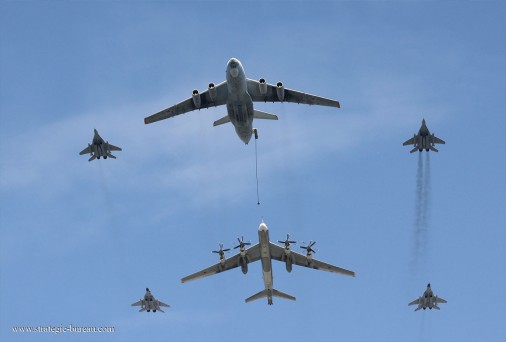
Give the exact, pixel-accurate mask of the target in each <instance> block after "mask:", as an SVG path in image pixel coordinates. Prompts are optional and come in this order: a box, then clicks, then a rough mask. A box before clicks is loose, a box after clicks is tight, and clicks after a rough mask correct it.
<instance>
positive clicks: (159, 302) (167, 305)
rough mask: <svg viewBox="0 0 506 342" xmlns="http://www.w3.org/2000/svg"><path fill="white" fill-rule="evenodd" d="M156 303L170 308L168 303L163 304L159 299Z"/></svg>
mask: <svg viewBox="0 0 506 342" xmlns="http://www.w3.org/2000/svg"><path fill="white" fill-rule="evenodd" d="M158 305H159V306H166V307H168V308H170V305H169V304H165V303H164V302H162V301H161V300H159V301H158Z"/></svg>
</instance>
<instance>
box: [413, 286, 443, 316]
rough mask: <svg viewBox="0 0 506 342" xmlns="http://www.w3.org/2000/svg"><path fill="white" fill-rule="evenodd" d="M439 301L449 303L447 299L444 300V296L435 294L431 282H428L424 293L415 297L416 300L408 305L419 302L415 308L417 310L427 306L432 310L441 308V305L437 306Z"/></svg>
mask: <svg viewBox="0 0 506 342" xmlns="http://www.w3.org/2000/svg"><path fill="white" fill-rule="evenodd" d="M438 303H447V301H446V300H444V299H443V298H439V297H438V296H436V295H434V293H433V292H432V289H431V288H430V283H429V284H427V289H426V290H425V292H424V293H423V295H422V296H421V297H420V298H418V299H415V300H414V301H412V302H411V303H409V304H408V305H415V304H418V307H417V308H416V309H415V311H418V310H420V309H424V310H425V309H427V308H429V309H430V310H432V309H436V310H440V309H439V306H437V304H438Z"/></svg>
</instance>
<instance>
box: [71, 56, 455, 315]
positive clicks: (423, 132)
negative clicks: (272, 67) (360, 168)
mask: <svg viewBox="0 0 506 342" xmlns="http://www.w3.org/2000/svg"><path fill="white" fill-rule="evenodd" d="M254 102H293V103H298V104H301V103H302V104H308V105H319V106H327V107H335V108H340V107H341V106H340V103H339V101H336V100H332V99H327V98H324V97H320V96H316V95H311V94H307V93H304V92H300V91H297V90H292V89H287V88H285V87H284V85H283V83H282V82H277V83H276V84H275V85H274V84H268V83H267V82H266V81H265V79H264V78H260V79H259V80H258V81H256V80H252V79H249V78H247V77H246V74H245V72H244V68H243V66H242V64H241V62H240V61H239V60H238V59H236V58H231V59H230V60H229V62H228V63H227V69H226V80H225V81H223V82H221V83H219V84H217V85H215V84H214V83H209V84H208V88H207V89H206V90H205V91H203V92H199V91H198V90H196V89H195V90H193V91H192V95H191V97H190V98H188V99H186V100H184V101H182V102H179V103H177V104H175V105H173V106H171V107H169V108H167V109H164V110H162V111H160V112H158V113H156V114H153V115H151V116H148V117H146V118H144V123H145V124H151V123H154V122H157V121H160V120H164V119H168V118H172V117H175V116H177V115H181V114H184V113H188V112H190V111H194V110H200V109H205V108H210V107H216V106H222V105H226V108H227V115H226V116H224V117H222V118H221V119H219V120H216V121H215V122H214V124H213V125H214V126H218V125H222V124H225V123H229V122H230V123H231V124H232V125H233V126H234V128H235V131H236V134H237V136H238V137H239V139H240V140H241V141H242V142H244V143H245V144H248V143H249V141H250V140H251V137H252V136H253V135H254V136H255V139H257V138H258V133H257V131H256V129H255V128H253V121H254V119H267V120H278V117H277V116H276V115H274V114H270V113H266V112H263V111H259V110H256V109H254V106H253V103H254ZM435 144H445V142H444V141H443V140H441V139H440V138H438V137H436V136H435V135H434V133H432V134H431V133H430V131H429V129H428V128H427V125H426V122H425V119H423V120H422V126H421V128H420V129H419V131H418V134H415V135H414V136H413V138H411V139H409V140H407V141H406V142H404V143H403V145H404V146H406V145H413V146H414V148H413V149H412V150H411V151H410V152H411V153H413V152H415V151H416V150H418V151H419V152H422V151H423V150H424V149H425V150H426V151H427V152H429V151H434V152H438V150H437V149H436V148H435ZM111 151H121V148H119V147H116V146H114V145H112V144H109V142H107V141H104V139H102V138H101V137H100V135H99V134H98V132H97V130H96V129H95V130H94V136H93V141H92V143H91V144H88V147H86V148H85V149H84V150H83V151H81V152H80V153H79V154H80V155H84V154H90V155H91V157H90V158H89V161H92V160H95V159H100V158H101V157H102V158H103V159H107V158H108V157H109V158H113V159H116V157H115V156H113V155H112V154H111ZM238 243H239V244H238V245H237V246H235V247H234V249H237V248H239V253H237V254H235V255H234V256H232V257H230V258H226V257H225V253H226V252H228V251H230V249H223V245H222V244H220V248H219V250H217V251H213V253H216V254H218V255H219V261H218V263H216V264H214V265H212V266H210V267H207V268H205V269H203V270H201V271H198V272H196V273H193V274H191V275H188V276H186V277H184V278H182V279H181V282H182V283H186V282H189V281H192V280H196V279H200V278H204V277H207V276H211V275H214V274H217V273H221V272H225V271H228V270H231V269H235V268H238V267H240V268H241V271H242V273H244V274H246V273H247V272H248V264H250V263H253V262H256V261H260V262H261V264H262V276H263V281H264V289H263V290H262V291H260V292H258V293H257V294H254V295H253V296H251V297H249V298H246V299H245V302H246V303H248V302H251V301H254V300H257V299H260V298H267V304H269V305H272V304H273V297H278V298H284V299H289V300H295V297H294V296H292V295H289V294H286V293H283V292H281V291H278V290H276V289H275V288H274V287H273V276H272V260H276V261H279V262H283V263H285V266H286V270H287V271H288V272H291V271H292V267H293V265H296V266H301V267H307V268H313V269H316V270H321V271H327V272H330V273H337V274H342V275H346V276H352V277H355V272H353V271H350V270H347V269H345V268H341V267H337V266H334V265H332V264H329V263H326V262H323V261H320V260H317V259H315V258H313V254H314V253H315V251H314V250H313V248H312V247H313V246H314V244H315V242H314V241H311V242H310V243H309V244H307V246H300V248H302V249H304V250H305V251H306V253H305V255H304V254H300V253H297V252H295V251H293V250H292V249H291V245H292V244H295V243H296V242H295V241H292V240H290V236H289V235H287V237H286V240H284V241H282V240H278V243H280V244H282V246H279V245H277V244H275V243H273V242H271V241H270V238H269V229H268V227H267V225H266V224H265V222H264V221H263V219H262V222H261V223H260V226H259V228H258V243H257V244H255V245H253V246H251V247H248V248H247V246H250V245H251V243H250V242H244V238H241V239H239V238H238ZM438 303H446V300H444V299H442V298H439V297H437V296H435V295H434V294H433V293H432V290H431V287H430V284H428V286H427V289H426V290H425V292H424V294H423V295H422V296H421V297H419V298H418V299H416V300H414V301H412V302H411V303H409V304H408V305H415V304H418V308H417V309H416V310H415V311H418V310H420V309H424V310H425V309H426V308H429V309H432V308H434V309H437V310H439V307H438V306H437V304H438ZM132 306H140V307H141V309H140V310H139V311H140V312H142V311H147V312H151V311H152V312H156V311H160V312H164V311H163V310H162V309H161V308H160V307H169V305H168V304H165V303H163V302H161V301H159V300H157V299H156V298H155V297H154V296H153V295H152V294H151V291H150V290H149V288H146V293H145V295H144V299H141V300H139V301H138V302H135V303H133V304H132Z"/></svg>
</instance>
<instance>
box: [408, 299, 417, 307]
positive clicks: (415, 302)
mask: <svg viewBox="0 0 506 342" xmlns="http://www.w3.org/2000/svg"><path fill="white" fill-rule="evenodd" d="M415 304H420V298H417V299H415V300H414V301H412V302H411V303H409V304H408V306H409V305H415Z"/></svg>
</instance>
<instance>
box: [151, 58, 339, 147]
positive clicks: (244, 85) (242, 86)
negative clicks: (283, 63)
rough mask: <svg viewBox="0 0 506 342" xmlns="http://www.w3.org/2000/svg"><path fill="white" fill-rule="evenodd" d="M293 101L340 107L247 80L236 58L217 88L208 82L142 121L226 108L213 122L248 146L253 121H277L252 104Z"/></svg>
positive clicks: (315, 98) (313, 96)
mask: <svg viewBox="0 0 506 342" xmlns="http://www.w3.org/2000/svg"><path fill="white" fill-rule="evenodd" d="M267 101H269V102H296V103H304V104H309V105H320V106H328V107H336V108H340V107H341V106H340V104H339V101H335V100H330V99H326V98H323V97H319V96H315V95H310V94H306V93H302V92H299V91H296V90H291V89H285V87H284V86H283V83H281V82H278V83H276V85H272V84H268V83H267V82H266V81H265V79H263V78H261V79H260V80H258V81H255V80H251V79H249V78H246V74H245V73H244V68H243V67H242V64H241V62H239V60H238V59H236V58H232V59H230V61H228V64H227V70H226V81H223V82H221V83H220V84H218V85H215V84H214V83H209V86H208V89H207V90H206V91H204V92H202V93H199V91H198V90H194V91H193V93H192V96H191V97H190V98H189V99H186V100H184V101H183V102H180V103H178V104H176V105H174V106H172V107H170V108H167V109H164V110H162V111H161V112H158V113H156V114H153V115H151V116H148V117H147V118H145V119H144V123H145V124H149V123H152V122H156V121H160V120H164V119H167V118H171V117H174V116H176V115H179V114H184V113H187V112H190V111H193V110H196V109H202V108H209V107H215V106H221V105H225V104H226V105H227V115H226V116H224V117H223V118H221V119H219V120H217V121H215V122H214V126H218V125H221V124H224V123H227V122H231V123H232V125H234V127H235V131H236V132H237V135H238V136H239V138H240V139H241V140H242V141H243V142H244V143H245V144H247V143H248V142H249V141H250V139H251V135H252V132H253V119H254V118H256V119H269V120H277V119H278V117H277V116H276V115H273V114H269V113H265V112H262V111H259V110H255V109H253V102H267Z"/></svg>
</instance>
